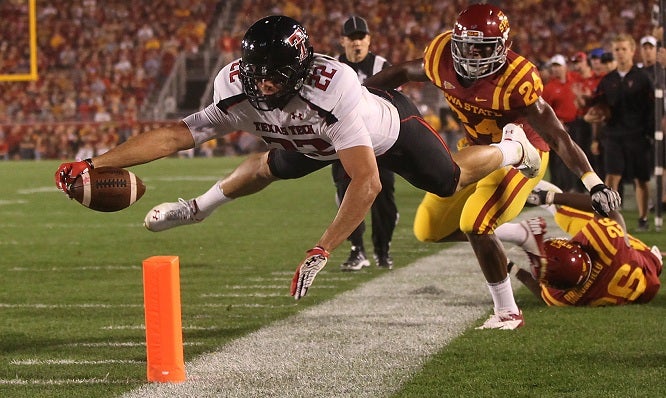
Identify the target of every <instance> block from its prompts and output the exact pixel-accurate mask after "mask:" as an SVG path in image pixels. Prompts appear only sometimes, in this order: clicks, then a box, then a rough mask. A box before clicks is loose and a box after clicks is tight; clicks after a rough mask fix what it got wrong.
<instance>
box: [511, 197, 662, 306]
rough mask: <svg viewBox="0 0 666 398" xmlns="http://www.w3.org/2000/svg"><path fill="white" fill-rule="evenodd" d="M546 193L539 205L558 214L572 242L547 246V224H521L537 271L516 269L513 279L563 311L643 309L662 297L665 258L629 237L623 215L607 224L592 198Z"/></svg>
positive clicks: (555, 241) (566, 240) (552, 242)
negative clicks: (578, 308) (627, 306)
mask: <svg viewBox="0 0 666 398" xmlns="http://www.w3.org/2000/svg"><path fill="white" fill-rule="evenodd" d="M540 192H544V191H537V192H536V195H537V196H538V197H540V198H541V199H540V200H539V203H535V204H540V205H542V206H548V210H550V211H552V209H553V208H555V211H556V213H555V220H556V221H557V224H558V225H559V227H560V228H562V230H564V231H565V232H566V233H567V234H569V235H570V236H572V238H564V239H562V238H560V239H547V240H545V241H544V240H543V236H544V234H545V232H546V224H545V221H544V220H543V219H542V218H541V217H538V218H533V219H530V220H526V221H523V222H522V223H521V224H524V225H525V226H528V228H525V230H526V232H527V235H528V237H527V239H525V241H524V243H523V244H521V246H522V247H523V249H524V250H525V251H526V252H527V253H528V256H529V258H530V263H531V271H528V270H526V269H522V268H520V267H519V266H517V265H515V264H512V266H511V273H514V272H515V274H516V277H517V278H518V279H519V280H520V281H521V282H522V283H523V284H525V286H527V287H528V288H529V289H530V291H532V293H534V294H535V295H536V296H537V297H540V298H541V299H543V301H544V302H545V303H546V304H548V305H549V306H560V307H562V306H581V307H582V306H590V307H598V306H606V305H623V304H630V303H636V304H642V303H647V302H649V301H650V300H652V299H653V298H654V297H655V296H656V294H657V292H658V291H659V288H660V287H661V282H660V281H659V275H660V274H661V271H662V268H663V265H662V256H661V252H660V250H659V249H658V248H657V247H656V246H652V247H649V246H648V245H646V244H645V243H643V242H642V241H640V240H639V239H637V238H635V237H633V236H631V235H629V234H628V233H627V232H626V226H625V223H624V219H623V218H622V215H621V214H620V213H619V212H616V211H612V212H611V213H610V216H609V217H608V218H605V217H603V218H602V217H600V216H598V215H595V214H594V213H592V212H590V211H591V207H590V203H589V198H586V196H585V195H583V194H578V193H562V192H558V191H557V190H554V191H548V192H546V195H540ZM537 219H540V220H539V222H537ZM505 226H509V224H505V225H504V226H503V227H502V228H504V227H505ZM498 233H499V231H498ZM528 242H533V243H528ZM525 243H527V244H525Z"/></svg>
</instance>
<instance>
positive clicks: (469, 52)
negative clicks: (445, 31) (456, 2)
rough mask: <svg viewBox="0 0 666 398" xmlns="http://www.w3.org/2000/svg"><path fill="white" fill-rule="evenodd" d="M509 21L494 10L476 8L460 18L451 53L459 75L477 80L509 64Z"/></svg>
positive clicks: (471, 8)
mask: <svg viewBox="0 0 666 398" xmlns="http://www.w3.org/2000/svg"><path fill="white" fill-rule="evenodd" d="M508 39H509V19H508V18H507V16H506V15H504V13H503V12H502V10H500V9H499V8H497V7H495V6H491V5H489V4H474V5H471V6H469V7H467V8H466V9H465V10H464V11H463V12H461V13H460V14H459V15H458V19H456V23H455V25H454V27H453V37H452V44H451V52H452V54H453V61H454V62H453V65H454V68H455V70H456V72H457V73H458V74H459V75H461V76H462V77H464V78H467V79H471V80H476V79H480V78H482V77H486V76H490V75H492V74H493V73H495V72H497V71H498V70H499V69H500V68H501V67H502V66H504V64H505V63H506V52H507V49H508V43H507V40H508Z"/></svg>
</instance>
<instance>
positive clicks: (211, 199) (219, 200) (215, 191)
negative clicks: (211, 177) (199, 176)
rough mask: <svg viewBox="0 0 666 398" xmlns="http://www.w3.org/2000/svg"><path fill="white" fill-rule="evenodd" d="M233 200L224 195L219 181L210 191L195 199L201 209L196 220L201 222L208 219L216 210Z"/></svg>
mask: <svg viewBox="0 0 666 398" xmlns="http://www.w3.org/2000/svg"><path fill="white" fill-rule="evenodd" d="M232 200H233V198H230V197H228V196H225V195H224V192H222V187H221V186H220V181H218V182H216V183H215V185H213V186H212V187H210V189H209V190H208V191H206V192H204V193H203V194H202V195H200V196H197V197H196V198H194V201H195V202H196V204H197V208H198V209H199V211H198V212H197V214H196V216H195V218H196V219H197V220H199V221H201V220H203V219H204V218H206V217H208V216H209V215H210V214H211V213H212V212H213V211H215V209H217V208H218V207H220V206H222V205H223V204H225V203H227V202H230V201H232Z"/></svg>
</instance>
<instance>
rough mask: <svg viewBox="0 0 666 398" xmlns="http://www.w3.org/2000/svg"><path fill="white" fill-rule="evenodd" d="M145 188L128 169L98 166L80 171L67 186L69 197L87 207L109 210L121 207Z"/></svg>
mask: <svg viewBox="0 0 666 398" xmlns="http://www.w3.org/2000/svg"><path fill="white" fill-rule="evenodd" d="M145 192H146V186H145V185H143V182H142V181H141V180H140V179H139V177H137V176H136V175H134V173H132V172H131V171H129V170H125V169H120V168H116V167H98V168H95V169H91V170H89V171H88V172H87V173H84V174H81V175H80V176H78V177H77V178H76V180H75V181H74V184H73V185H72V187H71V188H70V195H71V198H72V199H74V200H76V201H77V202H79V203H81V204H82V205H84V206H85V207H87V208H90V209H93V210H97V211H104V212H112V211H118V210H122V209H125V208H127V207H129V206H130V205H131V204H132V203H134V202H136V201H137V200H139V199H140V198H141V197H142V196H143V194H144V193H145Z"/></svg>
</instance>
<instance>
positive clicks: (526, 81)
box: [423, 31, 549, 151]
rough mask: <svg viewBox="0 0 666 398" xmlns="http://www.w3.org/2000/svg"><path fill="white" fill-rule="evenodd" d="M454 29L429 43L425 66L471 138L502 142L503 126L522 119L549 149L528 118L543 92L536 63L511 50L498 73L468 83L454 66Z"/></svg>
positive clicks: (530, 133)
mask: <svg viewBox="0 0 666 398" xmlns="http://www.w3.org/2000/svg"><path fill="white" fill-rule="evenodd" d="M451 33H452V32H451V31H448V32H445V33H442V34H440V35H439V36H437V37H435V39H433V40H432V41H431V42H430V44H428V46H427V47H426V50H425V52H424V55H423V61H424V69H425V72H426V75H427V76H428V78H429V79H430V80H431V81H432V82H433V83H434V84H435V85H436V86H437V87H439V88H440V89H441V90H442V91H443V92H444V96H445V98H446V100H447V102H448V103H449V105H450V107H451V109H452V110H453V111H454V112H455V113H456V114H457V115H458V118H459V119H460V121H461V122H462V124H463V126H464V127H465V133H466V136H467V140H468V141H469V142H470V143H471V144H481V145H487V144H490V143H493V142H499V141H501V139H502V127H504V125H506V124H507V123H518V124H522V125H523V128H524V130H525V133H526V134H527V137H528V138H529V139H530V141H531V142H532V144H533V145H534V146H535V147H537V148H538V149H540V150H542V151H548V150H549V147H548V145H547V144H546V142H545V141H544V140H543V139H542V138H541V137H540V136H539V135H538V134H537V133H536V132H535V131H534V129H533V128H532V127H531V126H529V124H528V123H527V120H525V118H524V114H525V108H526V107H528V106H530V105H532V104H534V103H535V102H536V101H537V99H539V97H540V96H541V94H542V92H543V83H542V81H541V77H540V76H539V72H538V71H537V69H536V66H534V64H533V63H532V62H530V61H528V60H527V59H526V58H524V57H522V56H520V55H518V54H516V53H515V52H513V51H511V50H509V51H508V53H507V61H506V64H505V65H504V66H503V67H502V69H500V70H499V71H498V72H497V73H495V74H493V75H491V76H488V77H485V78H482V79H478V80H476V81H474V82H472V83H471V84H469V83H466V84H464V82H463V81H462V80H461V78H459V76H458V74H457V73H456V72H455V69H454V66H453V62H454V61H453V56H452V54H451Z"/></svg>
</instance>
